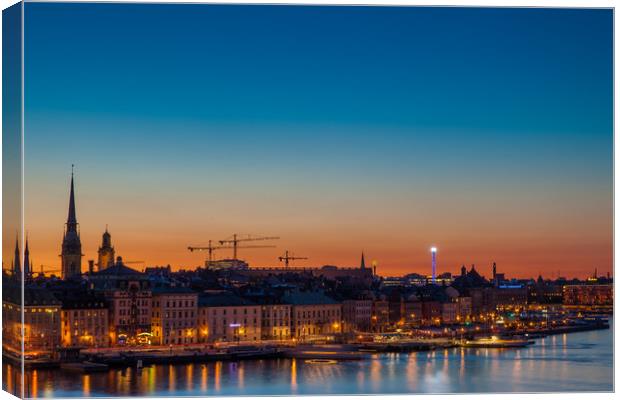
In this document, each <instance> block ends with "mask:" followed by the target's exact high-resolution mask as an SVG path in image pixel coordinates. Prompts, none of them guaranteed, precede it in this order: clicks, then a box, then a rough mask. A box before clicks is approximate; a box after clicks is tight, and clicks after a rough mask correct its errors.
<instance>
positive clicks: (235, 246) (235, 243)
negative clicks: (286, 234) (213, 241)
mask: <svg viewBox="0 0 620 400" xmlns="http://www.w3.org/2000/svg"><path fill="white" fill-rule="evenodd" d="M238 236H239V235H238V234H236V233H235V234H234V235H232V239H230V238H229V239H224V240H220V241H219V242H220V244H221V245H224V244H231V245H232V248H233V259H235V260H236V259H237V249H238V248H245V249H249V248H253V249H257V248H265V247H275V246H243V247H240V246H238V243H239V242H251V241H256V240H277V239H280V237H279V236H256V237H253V236H250V235H248V237H245V238H239V237H238Z"/></svg>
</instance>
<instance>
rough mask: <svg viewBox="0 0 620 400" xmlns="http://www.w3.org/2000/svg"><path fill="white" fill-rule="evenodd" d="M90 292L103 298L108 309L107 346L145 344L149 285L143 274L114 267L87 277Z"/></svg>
mask: <svg viewBox="0 0 620 400" xmlns="http://www.w3.org/2000/svg"><path fill="white" fill-rule="evenodd" d="M87 279H88V280H89V281H90V287H91V289H94V290H96V291H98V292H100V293H101V294H103V296H104V297H105V299H106V301H107V303H108V307H109V325H108V326H109V335H110V343H111V344H112V345H115V344H126V343H129V344H131V343H145V342H148V340H149V336H150V335H151V301H152V293H151V287H150V281H149V279H148V276H147V275H146V274H143V273H141V272H139V271H136V270H134V269H131V268H129V267H127V266H126V265H124V264H123V260H122V258H121V257H117V258H116V263H115V264H114V265H113V266H111V267H108V268H106V269H103V270H101V271H99V272H96V273H94V274H89V275H88V278H87Z"/></svg>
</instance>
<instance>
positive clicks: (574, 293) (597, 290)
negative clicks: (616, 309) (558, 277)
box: [563, 284, 614, 307]
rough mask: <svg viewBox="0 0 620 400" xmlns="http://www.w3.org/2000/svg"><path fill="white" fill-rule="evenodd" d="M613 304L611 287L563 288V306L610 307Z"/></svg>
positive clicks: (578, 286) (584, 286)
mask: <svg viewBox="0 0 620 400" xmlns="http://www.w3.org/2000/svg"><path fill="white" fill-rule="evenodd" d="M613 303H614V286H613V285H596V284H595V285H566V286H564V291H563V304H564V305H565V306H569V307H570V306H590V307H611V306H613Z"/></svg>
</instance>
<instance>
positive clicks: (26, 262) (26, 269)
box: [24, 235, 30, 277]
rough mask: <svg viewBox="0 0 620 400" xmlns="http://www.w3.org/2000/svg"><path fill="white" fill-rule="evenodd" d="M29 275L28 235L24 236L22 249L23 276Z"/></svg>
mask: <svg viewBox="0 0 620 400" xmlns="http://www.w3.org/2000/svg"><path fill="white" fill-rule="evenodd" d="M29 275H30V250H28V235H26V248H25V249H24V276H25V277H28V276H29Z"/></svg>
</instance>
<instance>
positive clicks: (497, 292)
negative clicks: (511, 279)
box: [493, 284, 527, 308]
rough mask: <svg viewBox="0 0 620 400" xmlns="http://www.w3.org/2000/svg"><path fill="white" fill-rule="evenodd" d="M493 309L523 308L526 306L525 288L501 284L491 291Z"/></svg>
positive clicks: (517, 285)
mask: <svg viewBox="0 0 620 400" xmlns="http://www.w3.org/2000/svg"><path fill="white" fill-rule="evenodd" d="M493 302H494V305H495V308H497V307H504V306H524V305H525V304H527V288H526V287H525V286H523V285H520V284H502V285H500V286H498V287H496V288H495V289H494V290H493Z"/></svg>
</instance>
